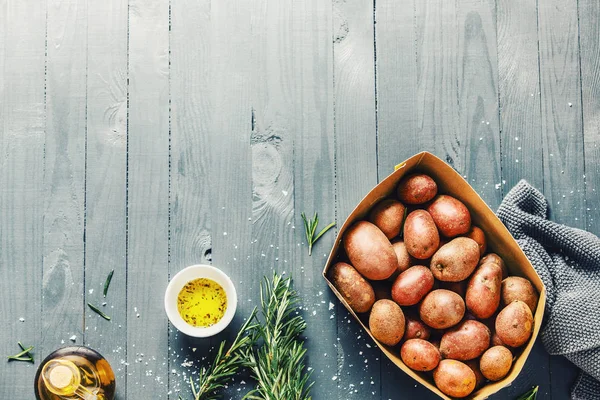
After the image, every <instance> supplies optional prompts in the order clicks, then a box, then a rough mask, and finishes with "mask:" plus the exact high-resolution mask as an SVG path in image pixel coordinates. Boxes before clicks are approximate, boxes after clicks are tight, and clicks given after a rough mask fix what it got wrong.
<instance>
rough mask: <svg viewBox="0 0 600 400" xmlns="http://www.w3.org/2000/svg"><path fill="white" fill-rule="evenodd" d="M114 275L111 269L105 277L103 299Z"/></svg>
mask: <svg viewBox="0 0 600 400" xmlns="http://www.w3.org/2000/svg"><path fill="white" fill-rule="evenodd" d="M114 273H115V270H114V269H113V270H112V271H110V272H109V273H108V276H107V277H106V281H105V282H104V297H106V293H108V287H109V286H110V281H111V280H112V277H113V274H114Z"/></svg>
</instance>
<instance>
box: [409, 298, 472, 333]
mask: <svg viewBox="0 0 600 400" xmlns="http://www.w3.org/2000/svg"><path fill="white" fill-rule="evenodd" d="M464 315H465V302H464V301H463V299H462V298H461V297H460V296H459V295H457V294H456V293H454V292H451V291H449V290H446V289H437V290H434V291H432V292H429V293H428V294H427V296H425V298H424V299H423V301H422V302H421V305H420V306H419V316H420V317H421V321H423V322H424V323H426V324H427V325H428V326H430V327H432V328H434V329H446V328H450V327H451V326H454V325H456V324H458V323H459V322H460V320H461V319H462V318H463V316H464Z"/></svg>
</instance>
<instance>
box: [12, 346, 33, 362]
mask: <svg viewBox="0 0 600 400" xmlns="http://www.w3.org/2000/svg"><path fill="white" fill-rule="evenodd" d="M17 343H18V344H19V347H20V348H21V350H22V351H21V352H20V353H17V354H15V355H14V356H8V357H7V358H8V361H29V362H34V359H33V356H32V355H31V354H30V353H29V352H30V351H31V350H33V346H29V347H27V348H26V347H25V346H23V344H22V343H21V342H17Z"/></svg>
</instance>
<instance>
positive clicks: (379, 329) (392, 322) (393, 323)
mask: <svg viewBox="0 0 600 400" xmlns="http://www.w3.org/2000/svg"><path fill="white" fill-rule="evenodd" d="M405 323H406V322H405V320H404V313H403V312H402V309H401V308H400V306H399V305H398V304H396V303H394V302H393V301H392V300H385V299H383V300H377V301H376V302H375V304H373V308H372V309H371V314H370V315H369V329H371V333H372V334H373V336H374V337H375V339H377V340H379V341H380V342H381V343H384V344H387V345H388V346H395V345H397V344H398V343H400V340H402V336H404V329H405Z"/></svg>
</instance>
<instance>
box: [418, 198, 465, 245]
mask: <svg viewBox="0 0 600 400" xmlns="http://www.w3.org/2000/svg"><path fill="white" fill-rule="evenodd" d="M427 211H429V214H431V218H433V221H434V222H435V225H436V226H437V227H438V229H439V231H440V233H441V234H442V235H444V236H446V237H455V236H458V235H462V234H465V233H467V232H469V229H471V214H469V210H468V209H467V207H466V206H465V205H464V204H463V203H462V202H461V201H460V200H458V199H456V198H454V197H452V196H447V195H445V194H442V195H439V196H437V197H436V198H435V199H434V200H433V202H432V203H431V204H430V205H429V206H428V207H427Z"/></svg>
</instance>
